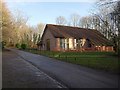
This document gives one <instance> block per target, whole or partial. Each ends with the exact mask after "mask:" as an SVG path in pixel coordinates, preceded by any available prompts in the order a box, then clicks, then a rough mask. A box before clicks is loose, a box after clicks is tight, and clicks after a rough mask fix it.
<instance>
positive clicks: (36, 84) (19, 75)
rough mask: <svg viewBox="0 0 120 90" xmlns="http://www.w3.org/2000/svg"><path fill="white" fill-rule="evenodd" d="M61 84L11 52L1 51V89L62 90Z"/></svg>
mask: <svg viewBox="0 0 120 90" xmlns="http://www.w3.org/2000/svg"><path fill="white" fill-rule="evenodd" d="M62 87H64V86H63V85H62V84H60V83H59V82H57V81H56V80H54V79H53V78H51V77H49V76H48V75H47V74H45V73H44V72H42V71H40V70H39V69H38V68H36V67H35V66H33V65H31V64H30V63H28V62H26V61H25V60H24V59H23V58H21V57H20V56H18V55H17V54H16V53H14V52H11V51H3V58H2V88H62Z"/></svg>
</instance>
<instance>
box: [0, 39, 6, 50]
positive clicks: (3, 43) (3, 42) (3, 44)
mask: <svg viewBox="0 0 120 90" xmlns="http://www.w3.org/2000/svg"><path fill="white" fill-rule="evenodd" d="M1 44H2V49H3V48H5V45H6V42H5V41H2V42H1Z"/></svg>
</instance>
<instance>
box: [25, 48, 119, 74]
mask: <svg viewBox="0 0 120 90" xmlns="http://www.w3.org/2000/svg"><path fill="white" fill-rule="evenodd" d="M26 51H28V52H31V53H34V54H40V55H45V56H48V57H51V58H55V59H58V60H61V61H66V62H70V63H74V64H79V65H83V66H86V67H90V68H95V69H102V70H105V71H109V72H112V73H118V72H119V70H118V68H119V65H120V62H118V57H117V56H116V54H115V53H114V52H53V51H38V50H26Z"/></svg>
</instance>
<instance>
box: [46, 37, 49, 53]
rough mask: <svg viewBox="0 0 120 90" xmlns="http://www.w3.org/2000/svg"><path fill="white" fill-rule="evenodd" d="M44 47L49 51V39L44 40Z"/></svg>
mask: <svg viewBox="0 0 120 90" xmlns="http://www.w3.org/2000/svg"><path fill="white" fill-rule="evenodd" d="M46 49H47V50H48V51H50V39H47V40H46Z"/></svg>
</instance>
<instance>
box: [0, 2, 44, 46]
mask: <svg viewBox="0 0 120 90" xmlns="http://www.w3.org/2000/svg"><path fill="white" fill-rule="evenodd" d="M1 3H2V4H0V5H2V6H1V10H0V11H1V13H2V18H1V19H0V22H2V23H1V26H0V28H1V30H2V31H1V32H2V39H0V40H1V41H0V42H2V45H3V46H4V45H5V46H6V47H18V48H20V47H21V46H22V47H23V48H24V47H27V48H34V47H36V44H37V42H38V40H39V39H40V37H41V32H42V30H43V28H44V24H42V23H40V24H38V25H37V26H36V27H31V26H29V25H27V21H28V19H29V18H28V17H26V16H25V15H24V14H23V13H21V12H20V11H16V12H14V13H15V14H12V13H11V12H10V10H9V9H8V8H7V5H6V3H5V2H1Z"/></svg>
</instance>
